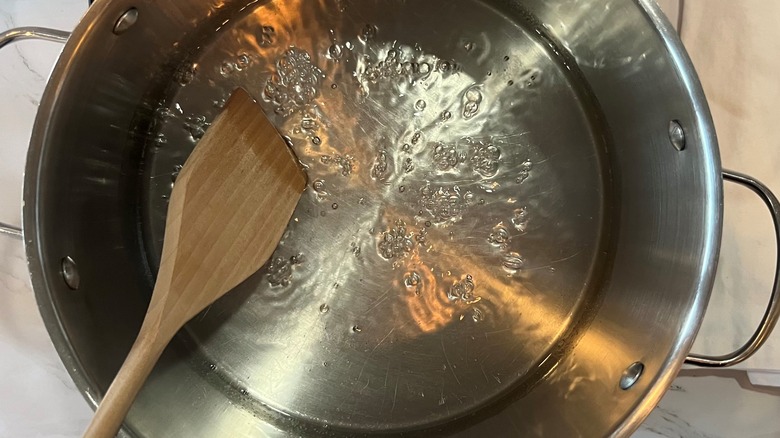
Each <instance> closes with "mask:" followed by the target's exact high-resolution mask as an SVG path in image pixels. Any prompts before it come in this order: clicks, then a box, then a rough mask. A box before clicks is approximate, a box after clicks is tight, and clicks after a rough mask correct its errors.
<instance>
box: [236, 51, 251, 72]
mask: <svg viewBox="0 0 780 438" xmlns="http://www.w3.org/2000/svg"><path fill="white" fill-rule="evenodd" d="M250 62H251V59H250V58H249V55H247V54H246V53H242V54H240V55H238V57H237V58H236V70H239V71H241V70H244V69H245V68H247V67H249V63H250Z"/></svg>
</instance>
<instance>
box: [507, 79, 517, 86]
mask: <svg viewBox="0 0 780 438" xmlns="http://www.w3.org/2000/svg"><path fill="white" fill-rule="evenodd" d="M506 84H507V85H509V86H510V87H511V86H512V85H514V84H515V81H512V80H510V81H509V82H507V83H506Z"/></svg>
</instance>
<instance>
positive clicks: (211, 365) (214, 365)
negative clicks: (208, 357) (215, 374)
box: [209, 363, 217, 371]
mask: <svg viewBox="0 0 780 438" xmlns="http://www.w3.org/2000/svg"><path fill="white" fill-rule="evenodd" d="M209 369H210V370H211V371H215V370H216V369H217V364H215V363H212V364H209Z"/></svg>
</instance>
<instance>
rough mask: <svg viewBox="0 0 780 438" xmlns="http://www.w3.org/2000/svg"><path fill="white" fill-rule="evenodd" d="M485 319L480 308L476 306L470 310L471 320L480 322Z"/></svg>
mask: <svg viewBox="0 0 780 438" xmlns="http://www.w3.org/2000/svg"><path fill="white" fill-rule="evenodd" d="M484 319H485V314H484V313H482V311H481V310H479V309H478V308H476V307H475V308H474V310H473V311H472V312H471V320H472V321H474V322H482V321H484Z"/></svg>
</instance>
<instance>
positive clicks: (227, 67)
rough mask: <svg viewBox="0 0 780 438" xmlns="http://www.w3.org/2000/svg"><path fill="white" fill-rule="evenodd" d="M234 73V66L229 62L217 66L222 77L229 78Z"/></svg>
mask: <svg viewBox="0 0 780 438" xmlns="http://www.w3.org/2000/svg"><path fill="white" fill-rule="evenodd" d="M234 71H236V65H235V64H233V63H232V62H230V61H225V62H223V63H222V65H220V66H219V73H220V74H221V75H222V76H230V75H231V74H233V72H234Z"/></svg>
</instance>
